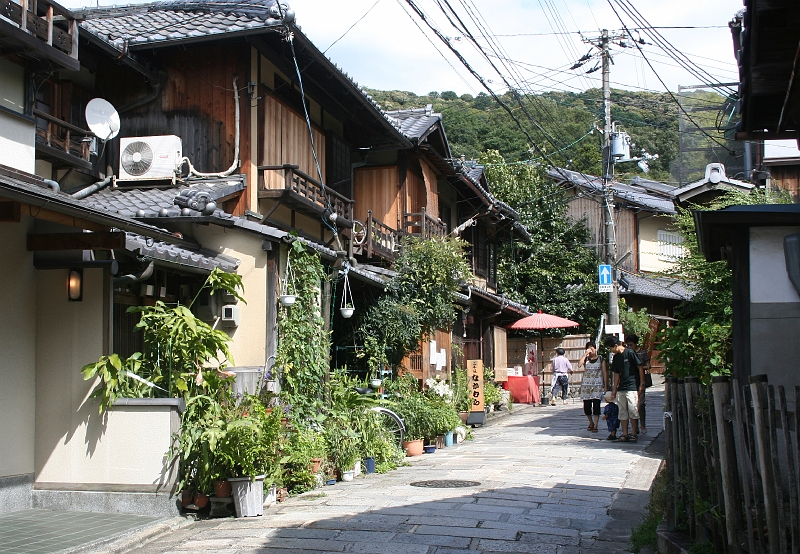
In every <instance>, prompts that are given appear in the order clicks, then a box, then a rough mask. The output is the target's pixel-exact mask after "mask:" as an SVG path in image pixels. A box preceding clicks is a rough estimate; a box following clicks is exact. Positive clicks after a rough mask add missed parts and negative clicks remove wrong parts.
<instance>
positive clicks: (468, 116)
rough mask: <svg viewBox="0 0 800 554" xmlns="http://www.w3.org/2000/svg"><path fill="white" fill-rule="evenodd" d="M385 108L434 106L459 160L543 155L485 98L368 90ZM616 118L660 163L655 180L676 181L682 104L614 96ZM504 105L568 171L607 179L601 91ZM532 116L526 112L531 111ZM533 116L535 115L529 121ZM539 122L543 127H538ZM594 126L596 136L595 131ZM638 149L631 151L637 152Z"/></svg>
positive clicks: (626, 168)
mask: <svg viewBox="0 0 800 554" xmlns="http://www.w3.org/2000/svg"><path fill="white" fill-rule="evenodd" d="M368 92H369V94H370V95H372V97H373V98H374V99H375V100H376V101H377V102H378V103H379V104H380V105H381V106H382V107H383V108H384V109H386V110H398V109H410V108H420V107H424V106H425V105H426V104H433V108H434V110H435V111H437V112H440V113H441V114H442V115H443V117H444V127H445V132H446V133H447V138H448V139H449V141H450V147H451V149H452V151H453V155H454V156H456V157H460V156H462V155H464V156H466V157H467V158H468V159H473V158H477V157H478V154H479V153H480V152H483V151H486V150H490V149H491V150H498V151H500V153H501V154H502V155H503V157H504V158H505V159H506V160H507V161H520V160H529V159H536V158H539V157H540V156H539V154H538V153H537V152H535V151H532V150H530V146H531V145H529V144H528V140H527V138H526V137H525V135H524V134H523V133H522V132H521V131H520V130H519V128H518V127H517V125H516V124H515V123H514V121H513V120H512V118H511V117H510V116H509V115H508V113H507V112H506V111H505V110H504V109H503V108H502V107H501V106H500V105H499V104H497V103H496V102H495V101H494V99H492V98H491V97H490V96H488V95H486V94H484V93H480V94H478V96H477V97H473V96H472V95H469V94H464V95H462V96H457V95H456V93H455V92H450V91H448V92H442V93H438V92H431V93H429V94H428V95H425V96H418V95H416V94H414V93H411V92H402V91H379V90H368ZM611 97H612V104H613V107H612V117H613V120H614V121H616V122H618V123H619V124H621V125H622V126H623V127H624V129H625V130H626V131H627V132H628V133H629V134H630V135H631V137H632V139H633V142H634V143H635V144H636V146H637V147H638V148H644V149H645V150H646V151H647V152H648V153H650V154H658V155H659V158H658V159H657V160H653V161H652V162H650V173H649V174H648V178H650V179H655V180H660V181H671V180H672V179H670V162H672V161H673V160H676V159H677V158H678V156H679V143H678V107H677V106H676V104H675V103H674V102H673V100H672V98H670V96H669V94H666V93H664V94H659V93H651V92H628V91H622V90H613V91H612V95H611ZM503 100H504V101H505V102H506V104H507V105H509V106H511V107H512V110H513V113H514V115H515V116H516V117H517V118H518V119H519V120H520V121H521V122H522V124H523V125H524V126H525V129H527V130H528V132H529V133H530V134H531V135H532V136H533V137H534V139H535V140H536V141H537V144H538V145H539V146H540V147H542V148H544V149H545V151H546V152H547V153H548V154H549V155H551V157H552V159H553V160H554V162H555V163H557V164H558V165H561V166H562V167H569V168H572V169H576V170H580V171H584V172H586V173H591V174H594V175H599V174H600V166H601V141H602V134H601V133H600V132H599V131H598V130H597V129H595V125H599V126H600V127H602V121H603V103H602V92H601V91H600V90H599V89H591V90H588V91H586V92H582V93H577V94H576V93H567V92H548V93H543V94H536V95H526V96H525V97H524V109H523V108H522V107H520V106H519V105H517V104H516V102H514V100H513V99H512V98H511V96H510V95H508V94H507V95H506V96H505V97H504V98H503ZM526 112H527V113H526ZM529 116H530V117H529ZM531 119H533V120H534V121H535V122H536V124H532V123H531V121H530V120H531ZM593 129H594V132H593V133H592V134H589V133H590V132H591V131H592V130H593ZM638 153H639V151H638V149H637V151H636V152H632V154H638ZM616 171H617V174H618V175H619V176H620V177H623V178H624V177H626V175H625V174H627V176H628V177H629V176H632V175H635V174H642V172H641V170H639V168H638V167H637V165H636V163H632V162H631V163H626V164H618V165H617V167H616Z"/></svg>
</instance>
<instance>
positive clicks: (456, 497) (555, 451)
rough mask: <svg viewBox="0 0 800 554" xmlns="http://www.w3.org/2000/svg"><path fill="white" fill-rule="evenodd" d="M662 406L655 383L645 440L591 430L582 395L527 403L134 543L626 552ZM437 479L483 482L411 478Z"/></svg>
mask: <svg viewBox="0 0 800 554" xmlns="http://www.w3.org/2000/svg"><path fill="white" fill-rule="evenodd" d="M662 405H663V388H662V387H659V386H656V387H654V388H652V389H649V390H648V408H649V410H648V411H649V413H650V414H651V416H650V426H649V427H650V429H649V431H650V433H649V434H648V435H643V436H642V437H641V439H642V440H640V441H639V442H638V443H636V444H619V443H612V442H610V441H607V440H605V437H606V436H607V433H603V431H602V430H601V431H600V432H599V433H590V432H588V431H587V430H586V426H587V422H586V419H585V417H584V415H583V409H582V404H581V403H580V402H579V401H575V402H574V403H570V404H569V405H566V406H565V405H559V406H556V407H537V408H532V407H530V406H517V407H516V408H515V409H514V411H513V412H512V413H511V414H508V415H506V416H505V417H502V418H497V420H496V421H494V422H493V423H491V424H489V425H486V426H484V427H482V428H478V429H475V430H474V434H475V440H474V441H468V442H465V443H463V444H460V445H456V446H454V447H451V448H446V449H443V450H439V451H437V452H436V453H435V454H432V455H423V456H420V457H417V458H411V459H409V461H410V463H411V465H410V466H409V467H403V468H401V469H399V470H398V471H394V472H392V473H389V474H387V475H370V476H366V477H364V478H356V479H355V480H354V481H353V482H351V483H338V484H336V485H335V486H330V487H324V488H322V489H318V490H317V491H312V492H310V493H306V494H305V495H301V496H298V497H295V498H291V499H289V500H288V501H286V502H284V503H282V504H279V505H276V506H274V507H272V508H271V509H269V510H268V511H266V513H265V515H264V517H260V518H247V519H239V520H236V519H225V520H207V521H200V522H197V523H196V524H193V525H191V526H189V527H187V528H183V529H180V530H177V531H174V532H172V533H170V534H168V535H166V536H162V537H160V538H158V539H156V540H154V541H152V542H149V543H147V544H144V545H141V546H137V547H136V548H134V549H133V550H129V552H135V553H137V554H156V553H159V554H160V553H167V552H169V553H180V554H186V553H187V552H204V553H210V554H242V553H264V554H278V553H282V552H301V553H305V552H315V553H322V552H325V553H327V552H360V553H381V554H383V553H387V554H394V553H396V554H434V553H435V554H445V553H447V554H458V553H461V552H464V553H468V552H469V553H474V552H476V551H478V552H530V553H537V554H538V553H542V554H551V553H552V554H577V553H582V552H587V553H588V552H592V553H593V554H597V553H608V552H624V551H626V549H627V545H628V541H629V538H630V531H631V528H633V527H635V526H636V525H637V524H638V523H639V520H640V518H641V515H642V513H643V508H644V506H645V505H646V504H647V500H648V489H649V488H650V485H651V483H652V480H653V477H654V476H655V473H656V471H657V469H658V467H659V464H660V461H661V458H662V456H661V455H660V454H659V448H658V446H659V443H660V442H661V441H660V440H655V435H656V433H657V432H658V430H660V428H661V418H660V416H661V413H662V409H661V407H662ZM601 425H602V422H601ZM601 429H602V427H601ZM651 443H652V444H651ZM433 479H457V480H470V481H479V482H480V483H481V484H480V486H478V487H473V488H444V489H440V488H437V489H432V488H418V487H413V486H410V483H412V482H416V481H422V480H433Z"/></svg>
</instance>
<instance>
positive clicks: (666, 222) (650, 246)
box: [622, 216, 674, 271]
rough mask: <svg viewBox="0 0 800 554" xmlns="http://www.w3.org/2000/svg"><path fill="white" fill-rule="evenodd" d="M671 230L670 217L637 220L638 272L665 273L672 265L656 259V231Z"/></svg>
mask: <svg viewBox="0 0 800 554" xmlns="http://www.w3.org/2000/svg"><path fill="white" fill-rule="evenodd" d="M672 228H673V226H672V218H671V217H667V216H652V217H644V218H642V219H639V270H640V271H667V270H669V269H670V268H671V267H672V266H673V265H674V264H672V263H670V262H666V261H664V260H659V259H658V230H659V229H661V230H665V231H666V230H670V229H672ZM622 254H624V252H622Z"/></svg>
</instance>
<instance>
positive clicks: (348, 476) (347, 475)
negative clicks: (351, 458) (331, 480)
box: [342, 469, 356, 481]
mask: <svg viewBox="0 0 800 554" xmlns="http://www.w3.org/2000/svg"><path fill="white" fill-rule="evenodd" d="M355 473H356V472H355V471H353V470H352V469H351V470H350V471H343V472H342V481H352V480H353V478H354V477H355Z"/></svg>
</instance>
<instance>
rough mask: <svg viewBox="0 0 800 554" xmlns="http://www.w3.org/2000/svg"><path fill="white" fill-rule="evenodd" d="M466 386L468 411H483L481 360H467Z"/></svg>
mask: <svg viewBox="0 0 800 554" xmlns="http://www.w3.org/2000/svg"><path fill="white" fill-rule="evenodd" d="M467 387H468V390H469V394H470V407H469V411H470V412H482V411H483V360H467Z"/></svg>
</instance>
